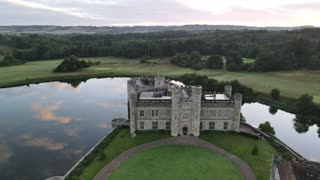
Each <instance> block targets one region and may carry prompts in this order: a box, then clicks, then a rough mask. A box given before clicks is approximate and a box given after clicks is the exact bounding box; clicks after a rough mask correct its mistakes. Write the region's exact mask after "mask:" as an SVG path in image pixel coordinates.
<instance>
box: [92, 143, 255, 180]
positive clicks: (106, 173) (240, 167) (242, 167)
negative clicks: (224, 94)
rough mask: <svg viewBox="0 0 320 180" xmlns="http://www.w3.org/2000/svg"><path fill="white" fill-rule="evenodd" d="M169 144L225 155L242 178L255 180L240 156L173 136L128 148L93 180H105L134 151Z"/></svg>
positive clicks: (209, 145) (208, 144)
mask: <svg viewBox="0 0 320 180" xmlns="http://www.w3.org/2000/svg"><path fill="white" fill-rule="evenodd" d="M169 144H183V145H194V146H197V147H202V148H207V149H210V150H212V151H213V152H216V153H219V154H221V155H222V156H224V157H226V158H227V159H229V160H230V161H232V162H233V163H234V164H235V165H236V167H237V168H238V170H239V171H240V173H241V174H242V176H243V179H244V180H256V177H255V175H254V174H253V172H252V170H251V169H250V167H249V166H248V165H247V164H246V163H245V162H244V161H243V160H241V159H240V158H238V157H237V156H235V155H233V154H231V153H229V152H227V151H225V150H223V149H221V148H219V147H217V146H215V145H213V144H211V143H209V142H207V141H205V140H202V139H200V138H197V137H174V138H167V139H161V140H157V141H153V142H150V143H145V144H142V145H139V146H136V147H133V148H131V149H129V150H128V151H126V152H124V153H122V154H121V155H119V156H118V157H117V158H115V159H114V160H113V161H111V162H110V163H109V164H108V165H107V166H105V167H104V168H103V169H102V170H101V171H100V172H99V173H98V174H97V175H96V176H95V177H94V180H106V179H107V178H108V177H109V176H110V175H111V174H112V172H113V171H115V170H116V169H117V168H118V167H119V166H120V165H121V163H123V162H124V161H125V160H127V159H128V158H129V157H130V156H132V155H134V154H135V153H138V152H141V151H143V150H145V149H148V148H152V147H157V146H161V145H169Z"/></svg>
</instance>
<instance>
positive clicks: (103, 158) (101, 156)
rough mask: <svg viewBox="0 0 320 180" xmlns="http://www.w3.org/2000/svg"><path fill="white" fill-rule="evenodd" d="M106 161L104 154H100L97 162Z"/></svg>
mask: <svg viewBox="0 0 320 180" xmlns="http://www.w3.org/2000/svg"><path fill="white" fill-rule="evenodd" d="M106 159H107V156H106V154H105V153H104V152H102V153H101V155H100V156H99V160H100V161H104V160H106Z"/></svg>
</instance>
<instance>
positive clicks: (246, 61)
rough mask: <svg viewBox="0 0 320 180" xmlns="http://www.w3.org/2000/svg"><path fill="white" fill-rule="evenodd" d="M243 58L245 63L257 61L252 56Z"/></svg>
mask: <svg viewBox="0 0 320 180" xmlns="http://www.w3.org/2000/svg"><path fill="white" fill-rule="evenodd" d="M242 60H243V63H245V64H252V63H254V61H255V59H252V58H242Z"/></svg>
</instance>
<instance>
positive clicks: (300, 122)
mask: <svg viewBox="0 0 320 180" xmlns="http://www.w3.org/2000/svg"><path fill="white" fill-rule="evenodd" d="M314 125H317V126H318V128H319V129H318V131H317V133H318V136H319V137H320V119H319V118H318V117H307V116H301V115H296V117H295V118H294V119H293V127H294V129H295V130H296V131H297V132H298V133H300V134H301V133H306V132H308V130H309V127H311V126H314Z"/></svg>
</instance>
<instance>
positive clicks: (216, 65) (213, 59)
mask: <svg viewBox="0 0 320 180" xmlns="http://www.w3.org/2000/svg"><path fill="white" fill-rule="evenodd" d="M207 68H209V69H222V68H223V59H222V57H221V56H219V55H215V54H214V55H211V56H210V57H209V59H208V60H207Z"/></svg>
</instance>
